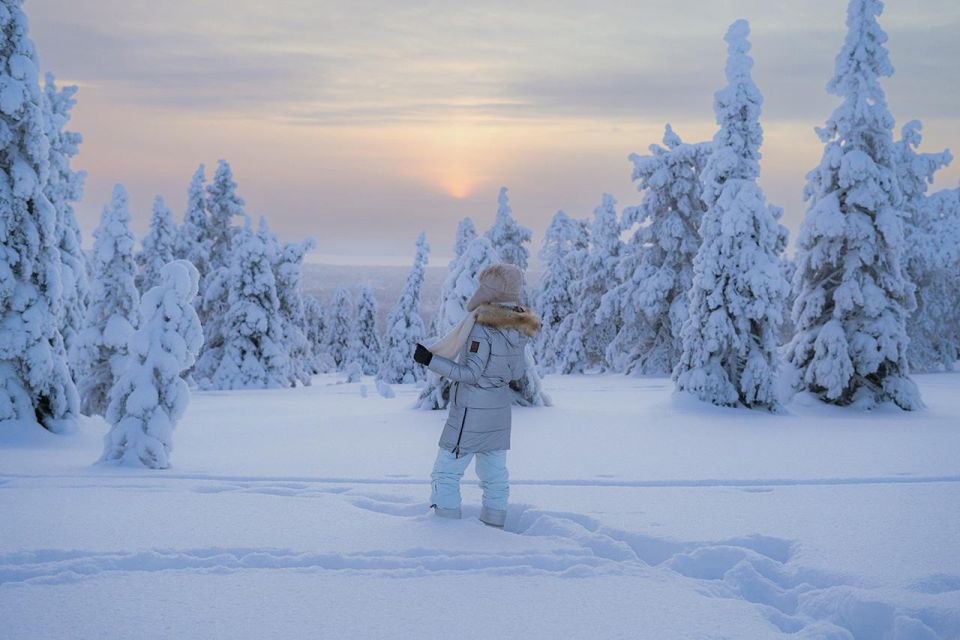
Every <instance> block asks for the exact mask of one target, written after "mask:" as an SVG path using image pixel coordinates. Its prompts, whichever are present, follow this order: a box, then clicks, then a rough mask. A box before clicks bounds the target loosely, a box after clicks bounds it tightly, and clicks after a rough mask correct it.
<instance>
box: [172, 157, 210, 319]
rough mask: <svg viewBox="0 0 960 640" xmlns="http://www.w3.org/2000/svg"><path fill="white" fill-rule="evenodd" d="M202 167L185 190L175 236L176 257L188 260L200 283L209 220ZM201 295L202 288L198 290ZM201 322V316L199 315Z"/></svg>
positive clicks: (206, 255)
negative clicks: (180, 219) (180, 220)
mask: <svg viewBox="0 0 960 640" xmlns="http://www.w3.org/2000/svg"><path fill="white" fill-rule="evenodd" d="M205 180H206V178H205V176H204V167H203V165H202V164H201V165H200V166H199V167H197V170H196V171H195V172H194V174H193V178H191V179H190V187H189V188H188V189H187V210H186V212H185V213H184V214H183V224H181V225H180V232H179V234H178V235H177V257H178V258H182V259H183V260H189V261H190V262H192V263H193V266H195V267H196V268H197V271H199V272H200V283H201V285H202V284H203V280H204V278H205V277H206V275H207V271H208V270H209V264H210V248H211V241H210V219H209V216H208V215H207V196H206V192H205V189H204V181H205ZM200 294H201V296H202V295H203V287H202V286H201V290H200ZM200 319H201V320H203V319H204V318H203V316H202V315H201V318H200Z"/></svg>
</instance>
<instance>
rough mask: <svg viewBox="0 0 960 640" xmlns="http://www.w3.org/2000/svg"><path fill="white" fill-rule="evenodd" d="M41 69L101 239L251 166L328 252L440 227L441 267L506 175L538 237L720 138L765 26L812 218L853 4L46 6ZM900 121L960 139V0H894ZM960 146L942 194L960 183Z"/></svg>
mask: <svg viewBox="0 0 960 640" xmlns="http://www.w3.org/2000/svg"><path fill="white" fill-rule="evenodd" d="M24 9H25V11H26V12H27V15H28V16H29V18H30V28H31V34H32V36H33V38H34V40H35V42H36V44H37V49H38V52H39V55H40V63H41V67H42V68H43V69H44V70H51V71H53V72H55V73H56V75H57V77H58V79H59V80H60V81H61V82H64V83H75V84H78V85H79V86H80V93H79V95H78V99H79V104H78V106H77V107H76V109H75V114H74V119H73V122H72V123H71V128H73V129H75V130H77V131H80V132H81V133H82V134H83V136H84V144H83V145H82V147H81V153H80V156H79V157H78V158H77V160H76V165H77V166H79V167H81V168H83V169H85V170H86V171H87V172H88V173H89V176H88V179H87V184H86V190H85V191H86V192H85V196H84V199H83V202H82V203H81V204H80V206H79V207H78V214H79V216H80V220H81V225H82V226H83V228H84V231H85V233H87V235H88V237H89V232H90V231H91V230H92V228H93V227H94V225H95V224H96V220H97V218H98V216H99V212H100V209H101V207H102V206H103V204H104V203H105V202H106V200H107V199H108V198H109V193H110V188H111V186H112V185H113V184H114V183H116V182H121V183H123V184H125V185H126V186H127V188H128V189H129V191H130V194H131V204H132V208H133V215H134V218H135V222H134V227H135V230H136V231H137V232H138V233H142V232H143V231H144V230H145V229H146V226H147V223H148V220H149V207H150V202H151V200H152V199H153V196H154V195H156V194H161V195H163V196H164V197H166V198H167V202H168V205H170V206H171V208H172V209H173V210H174V212H175V215H176V216H177V218H178V219H179V217H180V216H181V215H182V212H183V207H184V205H185V200H186V197H185V196H186V188H187V183H188V181H189V179H190V176H191V174H192V173H193V171H194V169H195V168H196V166H197V164H198V163H200V162H203V163H205V164H206V165H207V169H208V176H209V175H211V174H212V171H213V169H214V168H215V167H216V161H217V159H218V158H226V159H228V160H229V161H230V163H231V165H232V166H233V169H234V173H235V175H236V178H237V180H238V182H239V185H240V194H241V195H242V196H243V197H244V198H245V199H246V201H247V209H248V213H251V214H254V215H259V214H265V215H266V216H267V218H268V220H269V221H270V223H271V226H272V228H273V229H274V230H275V231H276V232H278V234H279V235H280V236H281V237H282V238H284V239H298V238H300V237H303V236H313V237H314V238H315V239H316V240H317V243H318V247H317V250H316V253H315V255H314V256H313V258H314V259H315V260H323V261H331V262H358V263H367V262H369V263H396V264H406V263H407V262H409V259H410V256H411V255H412V253H413V243H414V240H415V238H416V235H417V233H418V232H419V231H420V230H421V229H425V230H426V231H427V235H428V238H429V240H430V242H431V244H432V245H433V247H434V256H435V260H434V264H440V263H441V262H439V261H440V260H443V259H444V256H447V255H449V253H450V245H451V243H452V239H453V231H454V229H455V227H456V221H457V220H458V219H459V218H460V217H462V216H464V215H470V216H473V218H474V220H475V222H476V223H477V225H478V227H480V228H481V230H482V229H485V228H486V227H487V226H489V224H490V223H491V222H492V219H493V215H494V212H495V211H496V196H497V190H498V189H499V187H500V186H501V185H506V186H508V187H510V196H511V202H512V205H513V209H514V214H515V216H516V217H517V218H518V220H519V221H520V222H521V223H523V224H525V225H527V226H529V227H531V228H533V230H534V232H535V238H534V243H535V247H534V250H536V248H538V247H539V243H540V239H541V234H542V232H543V229H544V228H545V227H546V225H547V223H548V222H549V219H550V217H551V216H552V215H553V213H554V212H555V211H556V210H557V209H564V210H565V211H567V213H569V214H571V215H574V216H578V217H585V216H589V215H591V213H592V211H593V208H594V207H595V206H596V205H597V204H598V203H599V201H600V196H601V194H602V193H603V192H605V191H606V192H610V193H612V194H613V195H614V196H615V197H616V198H617V199H618V201H619V203H620V206H624V205H632V204H635V203H636V202H637V201H638V199H639V195H638V194H637V192H636V190H635V188H634V186H633V185H632V183H631V181H630V171H631V165H630V163H629V162H628V161H627V155H628V154H630V153H631V152H640V153H642V152H644V151H645V150H646V148H647V146H648V145H649V144H650V143H652V142H659V141H660V139H661V137H662V135H663V125H664V123H666V122H670V123H672V125H673V127H674V128H675V129H676V131H677V132H678V133H679V134H680V135H681V137H683V138H684V139H685V140H688V141H698V140H704V139H708V138H709V137H710V136H712V135H713V132H714V129H715V125H714V120H713V107H712V102H713V93H714V91H716V90H717V89H719V88H720V87H721V86H722V85H723V83H724V80H723V62H724V55H725V49H724V42H723V34H724V32H725V31H726V28H727V26H728V25H729V24H730V23H731V22H732V21H733V20H735V19H737V18H741V17H743V18H747V19H748V20H749V21H750V23H751V28H752V35H751V40H752V42H753V45H754V48H753V52H752V53H753V55H754V59H755V67H754V79H755V81H756V82H757V84H758V85H759V87H760V90H761V91H762V93H763V94H764V97H765V104H764V111H763V117H762V124H763V126H764V130H765V145H764V148H763V154H764V157H763V163H762V168H763V176H762V179H761V181H762V184H763V186H764V187H765V189H766V193H767V197H768V199H769V200H770V201H771V202H773V203H775V204H778V205H780V206H782V207H784V208H785V210H786V213H785V222H786V224H787V225H788V226H789V227H790V228H791V231H792V232H795V231H796V229H797V228H798V225H799V221H800V220H801V218H802V216H803V212H804V205H803V200H802V189H803V183H804V174H805V173H806V172H807V171H808V170H809V169H810V168H812V167H813V166H814V165H815V164H816V163H817V162H818V161H819V158H820V154H821V150H822V145H821V143H820V142H819V141H818V139H817V138H816V135H815V134H814V131H813V128H814V127H815V126H818V125H821V124H822V123H823V121H824V120H825V119H826V118H827V117H829V115H830V113H831V111H832V110H833V108H834V107H835V106H836V104H837V100H836V99H835V98H834V97H832V96H829V95H828V94H827V93H826V91H825V89H824V86H825V84H826V82H827V80H828V79H829V78H830V75H831V73H832V71H833V61H834V56H835V55H836V53H837V51H838V50H839V48H840V46H841V43H842V40H843V37H844V33H845V25H844V16H845V11H846V2H845V1H843V0H803V1H802V2H785V1H783V2H781V1H770V0H724V1H707V0H697V1H694V0H674V1H671V2H663V1H653V0H632V1H630V2H617V1H611V0H591V1H590V2H562V1H559V2H558V1H556V0H553V1H550V2H523V3H521V2H515V1H514V2H474V3H458V2H403V1H397V0H394V1H389V2H386V1H379V2H378V1H371V2H364V1H360V2H349V3H347V2H318V1H315V0H271V1H270V2H263V1H261V0H205V1H203V2H197V1H196V0H71V1H69V2H66V1H64V0H27V2H26V3H25V5H24ZM881 24H882V25H883V26H884V28H885V29H886V30H887V33H888V34H889V36H890V41H889V50H890V55H891V60H892V62H893V64H894V67H895V68H896V74H895V75H894V77H893V78H891V79H889V80H887V81H886V82H885V87H886V89H887V95H888V99H889V102H890V107H891V110H892V112H893V114H894V116H895V117H896V118H897V127H898V129H899V127H900V126H901V125H902V124H903V123H905V122H907V121H908V120H911V119H914V118H917V119H920V120H922V121H923V123H924V146H923V149H924V150H928V151H932V150H939V149H942V148H944V147H950V148H952V150H953V151H954V153H955V154H956V153H957V152H960V114H958V111H957V105H958V104H960V38H958V37H957V34H958V33H960V2H957V1H956V0H922V1H920V0H890V1H889V2H888V3H887V7H886V10H885V12H884V14H883V16H881ZM958 179H960V161H958V162H956V163H955V166H953V167H950V168H949V169H948V170H946V171H944V172H942V174H941V176H940V177H939V179H938V181H937V183H936V185H935V186H936V187H953V186H956V185H957V182H958Z"/></svg>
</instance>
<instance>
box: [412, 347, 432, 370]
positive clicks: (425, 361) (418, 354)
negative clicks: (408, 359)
mask: <svg viewBox="0 0 960 640" xmlns="http://www.w3.org/2000/svg"><path fill="white" fill-rule="evenodd" d="M413 360H414V361H415V362H417V363H419V364H422V365H423V366H427V365H429V364H430V361H431V360H433V354H432V353H430V349H427V348H426V347H425V346H423V345H422V344H420V343H419V342H418V343H417V350H416V351H414V352H413Z"/></svg>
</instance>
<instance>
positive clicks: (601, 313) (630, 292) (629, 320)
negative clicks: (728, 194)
mask: <svg viewBox="0 0 960 640" xmlns="http://www.w3.org/2000/svg"><path fill="white" fill-rule="evenodd" d="M663 145H664V146H660V145H656V144H653V145H650V155H648V156H640V155H637V154H632V155H631V156H630V160H631V161H632V162H633V180H634V181H636V182H637V189H638V190H639V191H640V192H642V193H643V199H642V200H641V202H640V205H639V206H636V207H627V208H625V209H624V210H623V219H622V222H621V227H622V229H623V230H628V229H630V228H632V227H634V226H635V225H636V226H637V228H636V231H634V233H633V236H632V237H631V239H630V241H629V243H628V244H627V246H625V247H624V249H623V253H622V256H621V259H620V260H619V262H618V263H617V266H616V278H617V281H618V284H617V286H616V287H614V288H613V289H611V290H610V291H608V292H607V293H606V294H605V295H604V296H603V298H602V301H601V305H600V308H599V310H598V312H597V316H596V319H597V321H598V322H613V323H615V324H616V325H617V326H619V327H620V329H619V331H618V332H617V335H616V337H615V338H614V339H613V341H612V342H611V343H610V344H609V345H608V346H607V351H606V361H607V364H608V366H609V367H610V368H611V369H613V370H614V371H622V372H625V373H633V374H637V375H664V374H669V373H670V372H671V371H673V368H674V366H676V364H677V362H678V361H679V359H680V352H681V348H682V347H681V342H680V329H681V327H682V326H683V323H684V321H686V319H687V292H688V291H689V290H690V286H691V284H692V281H693V257H694V256H695V255H696V253H697V249H698V248H699V247H700V231H699V230H700V222H701V220H702V218H703V212H704V205H703V200H702V198H701V191H702V186H701V184H700V174H701V172H702V171H703V166H704V164H705V163H706V160H707V158H708V157H709V155H710V148H711V143H706V142H704V143H697V144H687V143H684V142H683V141H681V140H680V137H679V136H678V135H677V134H676V133H674V131H673V129H672V128H671V127H670V125H669V124H668V125H667V126H666V130H665V131H664V134H663Z"/></svg>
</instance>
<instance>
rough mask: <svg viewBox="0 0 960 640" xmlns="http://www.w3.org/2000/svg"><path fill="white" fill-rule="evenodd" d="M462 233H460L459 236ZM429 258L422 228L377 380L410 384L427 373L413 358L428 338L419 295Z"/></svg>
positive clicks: (393, 312) (389, 328) (389, 320)
mask: <svg viewBox="0 0 960 640" xmlns="http://www.w3.org/2000/svg"><path fill="white" fill-rule="evenodd" d="M465 220H469V218H465ZM462 225H463V222H461V226H462ZM471 225H472V223H471ZM475 236H476V234H474V237H475ZM459 237H460V234H459V233H458V239H459ZM429 258H430V245H429V244H427V236H426V234H424V233H423V232H421V233H420V235H419V236H418V237H417V252H416V255H415V256H414V258H413V266H412V267H410V274H409V275H408V276H407V281H406V283H405V284H404V285H403V291H401V292H400V298H399V299H398V300H397V304H396V305H395V306H394V307H393V309H392V310H391V311H390V314H389V315H388V316H387V326H386V331H385V341H384V346H383V352H382V353H383V356H382V358H381V360H380V364H379V367H378V369H377V380H378V381H382V382H384V383H387V384H398V383H404V384H409V383H413V382H419V381H421V380H423V379H425V377H426V374H425V373H424V368H423V367H421V366H420V365H418V364H417V363H415V362H414V361H413V356H412V354H413V349H414V345H416V344H417V343H418V342H419V343H422V342H423V341H424V339H425V338H426V335H425V332H424V329H423V320H422V319H421V318H420V298H421V295H422V289H423V281H424V278H425V277H426V268H427V263H428V262H429ZM378 388H379V387H378Z"/></svg>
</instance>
